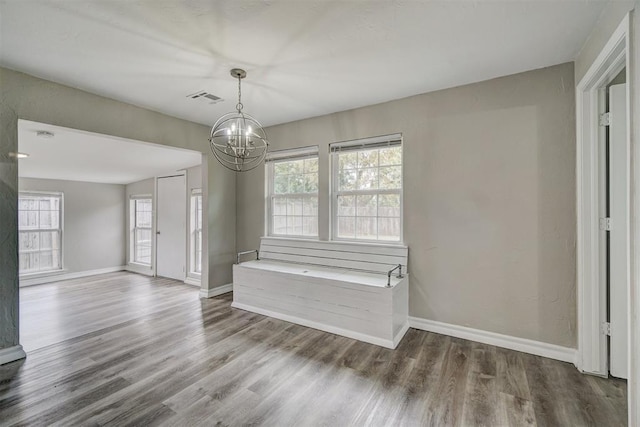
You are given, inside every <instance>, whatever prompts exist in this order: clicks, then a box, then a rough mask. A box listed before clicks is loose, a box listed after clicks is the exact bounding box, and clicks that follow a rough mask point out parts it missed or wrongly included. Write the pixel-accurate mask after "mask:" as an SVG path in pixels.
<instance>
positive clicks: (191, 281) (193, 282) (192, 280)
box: [184, 277, 201, 287]
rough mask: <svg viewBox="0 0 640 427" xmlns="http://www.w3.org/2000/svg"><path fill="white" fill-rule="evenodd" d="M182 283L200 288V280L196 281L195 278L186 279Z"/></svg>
mask: <svg viewBox="0 0 640 427" xmlns="http://www.w3.org/2000/svg"><path fill="white" fill-rule="evenodd" d="M184 283H186V284H187V285H191V286H197V287H200V286H201V280H200V279H196V278H195V277H187V278H186V279H184Z"/></svg>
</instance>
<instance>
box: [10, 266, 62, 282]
mask: <svg viewBox="0 0 640 427" xmlns="http://www.w3.org/2000/svg"><path fill="white" fill-rule="evenodd" d="M68 271H69V270H67V269H64V268H57V269H55V270H46V271H38V272H35V273H23V274H20V275H19V276H18V277H19V278H20V279H37V278H40V277H48V276H56V275H58V274H64V273H66V272H68Z"/></svg>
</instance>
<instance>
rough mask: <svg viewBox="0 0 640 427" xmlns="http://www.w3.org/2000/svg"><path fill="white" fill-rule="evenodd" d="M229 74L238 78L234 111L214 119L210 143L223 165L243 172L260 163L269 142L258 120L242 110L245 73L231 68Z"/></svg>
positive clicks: (212, 150)
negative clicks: (236, 100) (242, 87)
mask: <svg viewBox="0 0 640 427" xmlns="http://www.w3.org/2000/svg"><path fill="white" fill-rule="evenodd" d="M231 76H232V77H234V78H236V79H238V103H237V104H236V111H234V112H232V113H227V114H225V115H224V116H222V117H220V118H219V119H218V120H217V121H216V123H215V124H214V125H213V128H212V129H211V137H210V138H209V144H210V145H211V152H212V153H213V155H214V156H215V158H216V159H217V160H218V161H219V162H220V163H221V164H222V165H223V166H224V167H226V168H227V169H231V170H232V171H235V172H246V171H250V170H251V169H255V168H256V167H258V166H259V165H260V163H262V161H263V160H264V158H265V157H266V155H267V149H268V147H269V141H267V134H266V133H265V131H264V129H262V125H261V124H260V122H258V121H257V120H256V119H254V118H253V117H251V116H250V115H248V114H246V113H244V112H243V111H242V108H243V105H242V91H241V82H242V79H244V78H245V77H246V76H247V72H246V71H244V70H241V69H239V68H234V69H232V70H231Z"/></svg>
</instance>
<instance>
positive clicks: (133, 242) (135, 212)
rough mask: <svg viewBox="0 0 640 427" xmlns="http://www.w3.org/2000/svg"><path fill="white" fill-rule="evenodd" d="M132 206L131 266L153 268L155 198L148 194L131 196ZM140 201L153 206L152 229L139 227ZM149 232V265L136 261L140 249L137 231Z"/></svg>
mask: <svg viewBox="0 0 640 427" xmlns="http://www.w3.org/2000/svg"><path fill="white" fill-rule="evenodd" d="M129 200H130V202H129V203H130V204H131V205H132V208H133V209H131V214H130V218H131V220H132V224H130V227H129V228H130V229H131V245H130V247H131V253H130V254H129V263H130V264H136V265H142V266H145V267H152V265H153V246H154V239H153V226H154V222H155V221H154V209H153V197H152V196H151V195H148V194H140V195H135V196H131V197H130V199H129ZM139 200H148V201H149V202H150V204H151V211H150V212H151V226H150V227H138V226H137V225H138V221H137V216H138V206H137V205H138V204H137V202H138V201H139ZM138 229H140V230H147V229H148V230H149V232H150V236H151V239H150V244H149V250H150V252H149V263H146V262H141V261H139V260H137V259H136V253H137V247H138V239H137V237H136V236H137V233H136V230H138Z"/></svg>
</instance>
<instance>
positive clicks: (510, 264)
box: [237, 63, 576, 347]
mask: <svg viewBox="0 0 640 427" xmlns="http://www.w3.org/2000/svg"><path fill="white" fill-rule="evenodd" d="M573 77H574V69H573V64H572V63H567V64H563V65H558V66H554V67H550V68H545V69H540V70H535V71H530V72H526V73H522V74H517V75H513V76H507V77H502V78H498V79H494V80H489V81H486V82H481V83H476V84H472V85H468V86H463V87H458V88H453V89H447V90H442V91H438V92H433V93H428V94H423V95H418V96H413V97H410V98H406V99H401V100H397V101H392V102H388V103H384V104H379V105H374V106H369V107H364V108H359V109H355V110H351V111H345V112H340V113H335V114H331V115H326V116H322V117H316V118H312V119H307V120H302V121H297V122H292V123H288V124H283V125H279V126H274V127H271V128H269V129H267V132H268V136H269V140H270V142H271V144H272V147H271V148H272V149H274V150H277V149H283V148H292V147H298V146H308V145H316V144H317V145H319V146H320V201H319V203H320V215H321V217H320V237H321V239H326V238H328V236H329V212H330V209H329V200H328V196H327V194H328V189H329V156H328V144H329V143H331V142H333V141H342V140H350V139H356V138H364V137H370V136H375V135H384V134H391V133H396V132H401V133H402V134H403V137H404V159H405V160H404V162H405V164H404V218H403V221H404V242H405V243H406V244H407V245H408V246H409V271H410V274H411V276H410V315H411V316H416V317H420V318H425V319H431V320H436V321H442V322H447V323H451V324H455V325H463V326H468V327H472V328H478V329H482V330H486V331H493V332H498V333H502V334H507V335H511V336H516V337H523V338H529V339H533V340H538V341H543V342H547V343H552V344H558V345H563V346H568V347H575V346H576V332H575V324H576V313H575V312H576V295H575V268H576V264H575V262H576V258H575V239H576V231H575V230H576V219H575V218H576V216H575V101H574V95H575V91H574V79H573ZM237 194H238V195H237V204H238V206H237V212H238V227H237V228H238V250H244V249H251V248H255V247H257V245H258V244H259V237H260V236H261V235H262V234H263V233H264V230H263V228H264V220H263V218H264V170H263V169H262V168H260V169H258V170H255V171H253V172H249V173H247V174H241V175H239V177H238V193H237Z"/></svg>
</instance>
